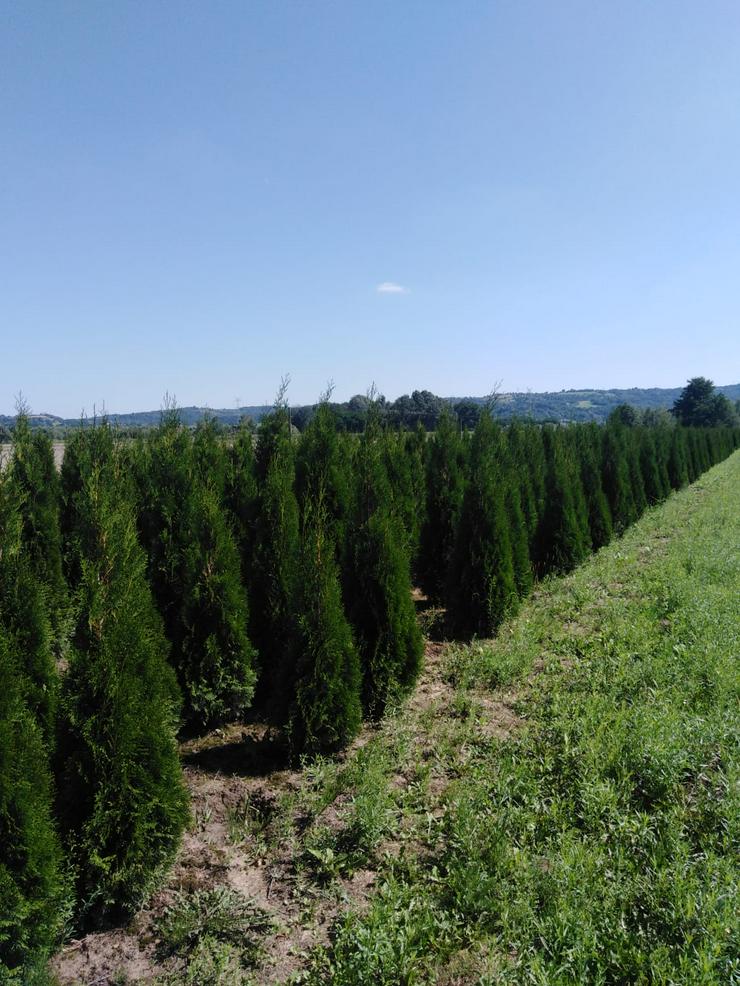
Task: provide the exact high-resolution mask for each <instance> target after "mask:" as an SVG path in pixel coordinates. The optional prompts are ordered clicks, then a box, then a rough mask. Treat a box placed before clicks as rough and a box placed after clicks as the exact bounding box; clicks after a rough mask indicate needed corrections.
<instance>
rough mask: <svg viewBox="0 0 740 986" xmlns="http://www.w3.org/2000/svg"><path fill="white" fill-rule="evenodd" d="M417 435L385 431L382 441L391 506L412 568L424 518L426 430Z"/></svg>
mask: <svg viewBox="0 0 740 986" xmlns="http://www.w3.org/2000/svg"><path fill="white" fill-rule="evenodd" d="M420 427H421V426H420ZM421 435H422V436H424V437H423V438H420V433H419V431H418V430H417V431H416V432H413V433H412V434H409V433H408V432H403V431H397V432H393V431H388V430H386V431H385V432H384V433H383V440H382V445H383V462H384V465H385V469H386V473H387V476H388V481H389V484H390V493H391V503H392V509H393V512H394V513H395V514H396V516H397V517H398V519H399V520H400V522H401V529H402V530H403V532H404V536H405V540H406V552H407V554H408V556H409V561H410V563H411V566H412V569H413V567H414V564H415V561H416V557H417V554H418V551H419V536H420V531H421V523H422V519H423V517H424V493H425V489H424V485H423V478H424V459H425V454H426V449H425V444H426V432H425V431H424V429H423V427H421Z"/></svg>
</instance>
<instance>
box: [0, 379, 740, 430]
mask: <svg viewBox="0 0 740 986" xmlns="http://www.w3.org/2000/svg"><path fill="white" fill-rule="evenodd" d="M716 392H717V394H718V395H721V396H722V397H725V398H727V401H728V405H729V407H730V410H731V411H733V412H734V413H737V412H738V406H740V384H732V385H730V386H727V387H719V388H717V391H716ZM680 394H681V388H679V387H676V388H670V389H664V388H660V387H651V388H643V389H641V388H637V387H634V388H632V389H629V390H563V391H559V392H558V393H540V394H535V393H519V394H504V393H501V394H497V395H495V396H494V398H493V400H492V399H491V397H464V398H457V397H438V396H437V395H436V394H433V393H431V392H430V391H428V390H415V391H413V392H412V393H411V394H404V396H402V397H399V398H398V399H397V400H395V401H387V400H386V399H385V398H384V397H382V396H381V397H379V398H378V399H377V401H376V403H377V405H378V410H379V413H380V415H381V417H382V418H383V420H384V421H385V422H386V423H388V424H389V425H392V426H394V427H402V428H415V427H416V426H417V425H418V424H422V425H423V426H424V427H425V428H426V429H427V430H428V431H432V430H433V429H434V428H436V426H437V421H438V420H439V416H440V414H441V413H442V411H443V409H445V408H447V409H448V410H451V411H452V413H453V415H454V417H455V419H456V420H457V422H458V424H460V425H461V426H462V427H463V428H474V427H475V425H476V422H477V421H478V418H479V416H480V414H481V410H482V409H483V408H484V407H486V406H492V409H493V413H494V417H496V419H497V420H502V421H508V420H511V419H513V418H525V419H528V420H532V421H541V422H544V421H551V422H553V423H559V424H562V423H565V422H578V421H582V422H586V421H596V422H599V423H602V424H603V423H604V422H605V421H606V420H607V418H608V417H609V415H610V414H611V413H612V412H613V411H614V410H615V408H617V407H618V406H620V405H624V404H628V405H629V406H630V407H633V408H635V410H636V411H639V412H648V423H655V422H654V421H653V420H650V419H651V417H652V418H654V417H656V415H659V412H660V411H661V410H662V411H667V410H668V409H669V408H671V407H672V405H673V404H674V403H675V401H676V400H677V399H678V398H679V396H680ZM370 403H371V401H370V398H368V397H367V396H366V395H362V394H357V395H355V396H354V397H352V398H351V399H350V400H349V401H344V402H342V403H332V404H331V405H330V406H331V408H332V410H333V411H334V413H335V415H336V420H337V427H338V428H339V429H340V430H341V431H350V432H354V433H357V434H359V433H360V432H361V431H362V430H363V428H364V427H365V419H366V417H367V409H368V407H369V405H370ZM317 407H318V405H317V404H313V405H299V406H295V407H292V408H290V410H289V413H290V417H291V423H292V424H293V425H294V426H295V427H296V428H298V429H299V430H300V431H302V430H303V428H304V427H305V426H306V424H307V422H308V421H309V420H310V419H311V416H312V415H313V414H314V413H315V411H316V408H317ZM271 410H272V406H271V405H253V406H248V407H239V408H220V409H217V410H210V409H208V408H203V407H183V408H180V419H181V421H182V423H183V424H184V425H186V426H188V427H191V428H194V427H196V425H198V424H199V422H201V421H202V420H204V419H205V418H209V417H210V418H214V419H215V420H216V421H217V422H218V423H219V424H221V425H222V426H224V427H226V428H229V429H232V430H235V429H236V428H238V427H239V424H240V422H241V421H242V420H243V419H245V418H246V419H249V420H251V421H253V422H254V423H255V424H258V423H259V422H260V421H261V420H262V418H264V417H265V416H266V415H268V414H269V413H270V412H271ZM161 416H162V412H161V411H138V412H134V413H130V414H116V415H112V416H110V418H109V420H110V421H111V423H112V424H114V425H115V426H116V428H117V429H118V430H119V431H120V432H121V433H122V434H130V435H136V434H138V433H140V432H141V431H142V430H148V429H150V428H155V427H157V425H158V424H159V421H160V419H161ZM13 420H14V419H13V418H12V417H10V416H8V415H0V443H2V442H8V441H10V434H11V431H12V428H13ZM94 420H95V418H94V417H93V418H92V419H91V418H89V417H83V418H59V417H56V416H54V415H49V414H44V415H30V416H29V422H30V425H31V427H32V428H33V429H36V428H40V429H44V430H47V431H48V432H49V434H50V435H52V437H53V438H55V439H57V440H59V439H62V438H64V437H65V436H66V435H67V434H72V433H73V432H74V431H76V430H77V429H78V428H80V427H81V426H83V427H84V426H88V425H89V424H90V423H91V421H94ZM725 423H727V422H725Z"/></svg>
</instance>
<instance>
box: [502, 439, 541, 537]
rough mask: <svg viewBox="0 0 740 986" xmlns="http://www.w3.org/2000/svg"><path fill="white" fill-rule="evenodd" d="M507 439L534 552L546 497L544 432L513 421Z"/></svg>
mask: <svg viewBox="0 0 740 986" xmlns="http://www.w3.org/2000/svg"><path fill="white" fill-rule="evenodd" d="M506 439H507V443H508V446H509V448H508V455H509V461H510V463H511V468H512V469H513V470H514V472H515V476H516V481H517V483H518V486H519V501H520V504H521V508H522V513H523V514H524V520H525V523H526V525H527V536H528V543H529V546H530V548H531V546H532V542H533V540H534V535H535V531H536V530H537V521H538V518H539V514H540V511H541V509H542V501H543V497H544V479H545V463H544V455H543V451H542V440H541V437H540V429H539V427H538V426H535V425H532V424H525V423H523V422H521V421H512V422H511V424H510V425H509V426H508V428H507V429H506Z"/></svg>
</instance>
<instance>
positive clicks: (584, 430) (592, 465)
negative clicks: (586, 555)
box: [576, 424, 612, 551]
mask: <svg viewBox="0 0 740 986" xmlns="http://www.w3.org/2000/svg"><path fill="white" fill-rule="evenodd" d="M576 441H577V447H576V453H577V457H578V462H579V465H580V471H581V483H582V486H583V492H584V496H585V498H586V507H587V510H588V529H589V534H590V537H591V545H592V547H593V549H594V551H598V549H599V548H603V547H604V545H606V544H608V543H609V542H610V541H611V539H612V516H611V510H610V509H609V501H608V500H607V498H606V494H605V493H604V487H603V485H602V479H601V469H600V453H601V435H600V432H599V426H598V425H591V424H589V425H585V426H583V427H581V428H578V430H577V432H576Z"/></svg>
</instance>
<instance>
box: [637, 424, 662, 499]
mask: <svg viewBox="0 0 740 986" xmlns="http://www.w3.org/2000/svg"><path fill="white" fill-rule="evenodd" d="M656 431H657V429H654V428H640V429H638V431H637V434H636V438H637V442H638V446H639V456H640V472H641V473H642V480H643V486H644V491H645V499H646V501H647V503H648V504H650V505H653V504H655V503H660V501H661V500H664V499H665V497H666V496H667V495H668V492H669V490H670V481H669V479H668V472H667V470H666V467H665V460H664V458H663V455H662V451H663V448H662V445H661V444H660V442H659V440H658V439H657V438H656Z"/></svg>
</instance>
